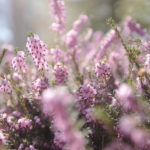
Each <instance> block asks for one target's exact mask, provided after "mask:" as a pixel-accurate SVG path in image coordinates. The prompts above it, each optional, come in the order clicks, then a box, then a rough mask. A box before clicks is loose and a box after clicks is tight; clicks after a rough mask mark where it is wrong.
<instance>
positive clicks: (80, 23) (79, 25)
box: [73, 15, 88, 32]
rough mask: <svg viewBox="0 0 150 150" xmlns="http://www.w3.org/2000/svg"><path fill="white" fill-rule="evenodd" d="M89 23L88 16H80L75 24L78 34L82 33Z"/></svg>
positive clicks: (74, 27)
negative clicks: (81, 30)
mask: <svg viewBox="0 0 150 150" xmlns="http://www.w3.org/2000/svg"><path fill="white" fill-rule="evenodd" d="M87 21H88V17H87V16H86V15H80V17H79V19H78V20H76V21H75V22H74V24H73V29H74V30H75V31H77V32H79V31H80V29H81V28H82V26H83V25H84V24H85V23H86V22H87Z"/></svg>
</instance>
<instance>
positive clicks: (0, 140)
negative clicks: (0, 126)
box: [0, 131, 6, 145]
mask: <svg viewBox="0 0 150 150" xmlns="http://www.w3.org/2000/svg"><path fill="white" fill-rule="evenodd" d="M5 144H6V137H5V136H4V134H3V132H2V131H0V145H5Z"/></svg>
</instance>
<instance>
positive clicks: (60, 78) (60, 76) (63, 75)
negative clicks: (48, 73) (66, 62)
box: [53, 62, 68, 85]
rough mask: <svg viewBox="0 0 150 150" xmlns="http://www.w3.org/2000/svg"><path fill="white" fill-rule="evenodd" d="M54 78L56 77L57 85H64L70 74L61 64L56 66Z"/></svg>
mask: <svg viewBox="0 0 150 150" xmlns="http://www.w3.org/2000/svg"><path fill="white" fill-rule="evenodd" d="M53 72H54V76H55V82H56V84H57V85H58V84H63V83H65V81H66V79H67V76H68V73H67V69H66V67H65V66H63V65H62V64H61V63H59V62H58V63H57V64H56V65H55V66H54V71H53Z"/></svg>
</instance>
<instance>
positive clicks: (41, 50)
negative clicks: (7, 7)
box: [0, 0, 150, 150]
mask: <svg viewBox="0 0 150 150" xmlns="http://www.w3.org/2000/svg"><path fill="white" fill-rule="evenodd" d="M50 6H51V10H52V16H53V18H54V19H55V22H54V23H52V30H53V31H55V32H57V33H60V34H59V35H60V37H59V40H57V41H58V42H57V44H56V45H55V46H53V47H51V45H49V47H50V50H48V47H47V45H46V44H45V43H44V42H43V41H41V40H40V38H39V36H38V35H36V34H33V33H30V35H29V36H28V38H27V44H26V48H27V49H25V51H19V50H17V55H16V56H15V53H16V52H15V51H14V48H13V46H10V45H6V44H5V45H2V46H0V47H1V49H2V50H3V49H4V50H3V52H5V49H7V51H6V53H4V54H3V53H2V54H1V56H0V58H1V60H2V61H0V63H2V64H0V65H1V68H0V70H1V73H0V78H1V80H0V97H1V98H0V149H1V145H2V146H5V147H6V148H8V149H13V150H89V149H92V150H120V149H122V150H149V149H150V117H149V116H150V109H149V108H150V48H149V39H150V34H148V33H147V32H146V30H143V29H142V28H141V26H140V25H138V24H136V23H135V22H134V21H133V20H132V19H131V18H130V17H127V19H126V20H125V21H124V22H123V24H120V26H119V27H118V26H117V25H116V24H115V22H114V21H113V20H112V19H108V21H107V22H108V24H109V25H110V26H111V27H112V29H111V30H110V31H108V33H106V34H105V33H103V32H102V31H94V30H93V29H91V28H90V27H89V25H90V24H88V17H87V16H86V15H80V16H79V18H78V19H77V20H76V21H74V22H73V23H72V24H73V25H72V27H71V29H69V30H68V31H65V30H67V28H66V15H65V3H64V1H63V0H51V1H50ZM87 26H88V29H87V30H85V27H87ZM64 31H65V32H64ZM81 31H82V32H81ZM126 37H129V38H126ZM137 37H138V40H137ZM130 39H133V40H130ZM140 39H141V40H140ZM59 42H60V43H59ZM28 54H29V55H28ZM30 56H31V58H30ZM8 58H10V59H9V60H8ZM6 61H7V62H8V63H5V62H6ZM32 61H33V62H34V63H32Z"/></svg>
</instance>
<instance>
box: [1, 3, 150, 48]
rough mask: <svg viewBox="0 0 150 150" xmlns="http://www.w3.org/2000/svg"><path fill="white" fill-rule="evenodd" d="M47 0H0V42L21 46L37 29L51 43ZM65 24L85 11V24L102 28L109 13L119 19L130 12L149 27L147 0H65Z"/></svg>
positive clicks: (105, 29) (118, 20)
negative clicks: (86, 16)
mask: <svg viewBox="0 0 150 150" xmlns="http://www.w3.org/2000/svg"><path fill="white" fill-rule="evenodd" d="M49 1H50V0H0V44H2V43H9V44H13V45H14V46H15V47H18V48H19V49H24V48H25V44H26V38H27V34H28V33H29V32H33V33H37V34H38V35H39V36H40V38H41V39H42V40H44V41H45V42H47V43H49V44H50V43H52V40H53V34H54V33H52V32H51V31H50V29H49V26H50V25H51V22H52V17H51V14H50V8H49ZM65 3H66V12H67V25H68V28H69V27H71V24H72V22H73V21H74V20H75V19H77V18H78V16H79V15H80V14H81V13H86V14H87V15H88V16H89V18H90V21H89V26H90V27H92V28H93V29H94V30H103V31H104V32H106V31H107V30H108V29H109V27H108V26H107V25H106V19H107V18H108V17H113V19H115V20H116V21H117V22H120V21H121V20H122V19H123V18H124V17H125V16H128V15H131V16H132V17H133V18H134V19H135V20H136V21H137V22H139V23H140V24H141V25H142V26H143V27H147V28H148V27H150V9H149V8H150V0H65Z"/></svg>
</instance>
